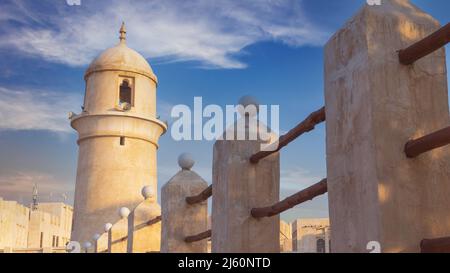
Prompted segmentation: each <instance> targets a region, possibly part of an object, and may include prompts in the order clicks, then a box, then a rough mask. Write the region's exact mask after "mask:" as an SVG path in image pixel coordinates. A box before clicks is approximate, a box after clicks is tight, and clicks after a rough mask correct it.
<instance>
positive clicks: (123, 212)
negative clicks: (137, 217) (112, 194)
mask: <svg viewBox="0 0 450 273" xmlns="http://www.w3.org/2000/svg"><path fill="white" fill-rule="evenodd" d="M128 215H130V210H129V209H128V208H126V207H122V208H120V209H119V216H120V217H121V218H122V219H124V218H127V217H128Z"/></svg>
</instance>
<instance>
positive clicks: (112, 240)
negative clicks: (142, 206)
mask: <svg viewBox="0 0 450 273" xmlns="http://www.w3.org/2000/svg"><path fill="white" fill-rule="evenodd" d="M119 214H120V217H121V218H122V219H120V220H119V221H117V223H115V224H114V225H113V226H112V227H111V229H110V230H109V239H108V252H109V253H127V244H128V243H127V241H128V215H129V214H130V210H129V209H127V208H121V209H120V211H119Z"/></svg>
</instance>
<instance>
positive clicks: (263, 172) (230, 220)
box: [212, 122, 280, 253]
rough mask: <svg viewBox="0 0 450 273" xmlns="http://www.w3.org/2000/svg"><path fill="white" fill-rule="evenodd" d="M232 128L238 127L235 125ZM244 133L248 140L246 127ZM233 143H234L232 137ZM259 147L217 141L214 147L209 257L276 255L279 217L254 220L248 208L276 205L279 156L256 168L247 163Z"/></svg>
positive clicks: (257, 143) (251, 142)
mask: <svg viewBox="0 0 450 273" xmlns="http://www.w3.org/2000/svg"><path fill="white" fill-rule="evenodd" d="M238 123H239V122H238ZM235 127H236V128H238V127H239V126H236V124H235ZM237 130H238V129H237ZM237 130H236V131H237ZM245 130H246V132H245V135H246V136H249V135H250V134H249V132H250V131H252V130H251V128H250V129H249V127H248V124H246V127H245ZM228 132H229V131H228ZM237 135H238V134H237ZM224 139H229V138H227V137H224ZM234 139H237V138H236V135H235V138H234ZM246 139H248V138H246ZM262 143H263V142H262V141H257V140H218V141H216V143H215V145H214V162H213V185H214V187H213V203H212V252H213V253H251V252H256V253H277V252H279V251H280V218H279V216H274V217H271V218H263V219H255V218H253V217H252V216H251V215H250V211H251V209H252V208H257V207H265V206H269V205H272V204H274V203H276V202H278V201H279V187H280V159H279V154H278V153H275V154H273V155H271V156H270V157H267V158H265V159H263V160H261V161H260V162H259V163H258V164H252V163H250V161H249V158H250V156H252V155H253V154H255V153H256V152H259V151H260V150H261V147H262V146H261V145H262Z"/></svg>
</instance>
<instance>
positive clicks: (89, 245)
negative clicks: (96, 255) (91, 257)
mask: <svg viewBox="0 0 450 273" xmlns="http://www.w3.org/2000/svg"><path fill="white" fill-rule="evenodd" d="M83 247H84V249H89V248H91V247H92V244H91V242H84V244H83Z"/></svg>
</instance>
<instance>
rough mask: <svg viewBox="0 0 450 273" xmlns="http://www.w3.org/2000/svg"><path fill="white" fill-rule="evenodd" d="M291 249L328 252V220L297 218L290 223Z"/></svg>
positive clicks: (300, 251)
mask: <svg viewBox="0 0 450 273" xmlns="http://www.w3.org/2000/svg"><path fill="white" fill-rule="evenodd" d="M291 226H292V242H293V251H294V252H299V253H330V245H331V241H330V220H329V219H328V218H327V219H298V220H295V221H294V222H293V223H292V224H291Z"/></svg>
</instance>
